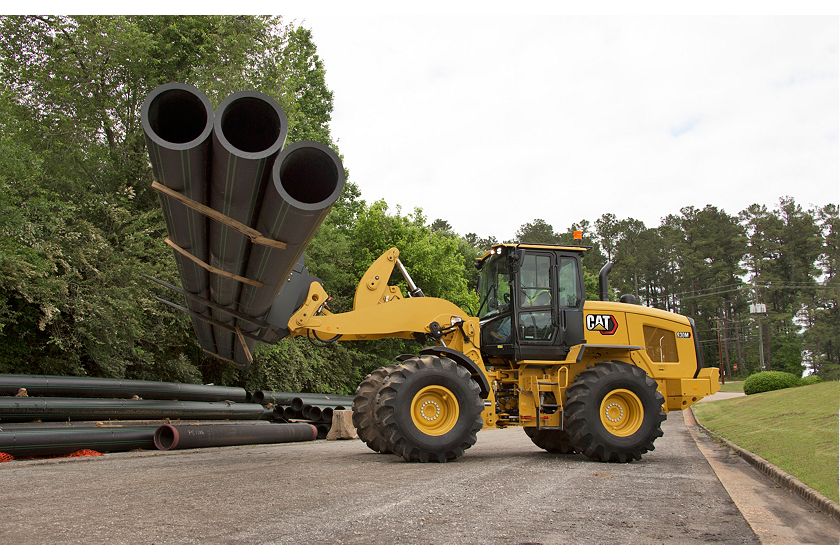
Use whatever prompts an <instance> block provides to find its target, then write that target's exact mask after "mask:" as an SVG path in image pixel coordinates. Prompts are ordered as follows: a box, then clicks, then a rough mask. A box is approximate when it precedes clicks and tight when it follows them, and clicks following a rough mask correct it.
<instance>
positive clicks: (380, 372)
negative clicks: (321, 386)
mask: <svg viewBox="0 0 840 560" xmlns="http://www.w3.org/2000/svg"><path fill="white" fill-rule="evenodd" d="M391 367H393V366H391ZM388 375H390V371H389V368H387V367H381V368H378V369H375V370H373V371H372V372H371V373H370V374H368V376H367V377H365V379H364V381H362V382H361V383H360V384H359V387H358V388H357V389H356V396H355V397H354V398H353V425H354V426H355V427H356V433H357V434H358V436H359V439H360V440H362V441H363V442H365V444H366V445H367V446H368V447H370V448H371V449H372V450H373V451H376V452H377V453H390V452H391V450H390V449H389V448H388V442H387V441H386V440H385V436H384V434H383V433H382V430H381V429H380V428H379V426H378V424H377V423H376V419H375V418H374V416H373V411H374V409H375V408H376V399H377V396H378V395H379V389H380V388H381V387H382V383H383V382H384V381H385V379H386V378H387V377H388Z"/></svg>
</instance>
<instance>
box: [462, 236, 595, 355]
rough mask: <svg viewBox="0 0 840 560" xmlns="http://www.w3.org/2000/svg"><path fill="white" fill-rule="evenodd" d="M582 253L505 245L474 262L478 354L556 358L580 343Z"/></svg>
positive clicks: (577, 249) (578, 249)
mask: <svg viewBox="0 0 840 560" xmlns="http://www.w3.org/2000/svg"><path fill="white" fill-rule="evenodd" d="M586 249H587V248H586V247H564V246H558V245H526V244H508V243H505V244H499V245H494V246H493V248H492V249H491V250H490V251H489V252H488V253H487V254H485V255H484V257H482V258H481V259H479V261H478V263H477V266H478V267H479V270H480V274H479V281H478V295H479V311H478V317H479V321H480V324H481V352H482V354H483V355H484V356H486V357H493V356H498V357H504V358H509V359H512V360H515V361H519V360H558V359H563V358H565V357H566V355H567V354H568V353H569V348H570V347H572V346H574V345H576V344H580V343H582V342H584V339H583V302H584V299H585V294H586V292H585V290H584V285H583V270H582V267H581V262H580V258H581V255H582V254H583V252H584V251H586Z"/></svg>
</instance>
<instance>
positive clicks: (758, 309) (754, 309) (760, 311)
mask: <svg viewBox="0 0 840 560" xmlns="http://www.w3.org/2000/svg"><path fill="white" fill-rule="evenodd" d="M750 314H752V315H756V316H757V317H756V319H757V320H758V363H759V365H760V367H761V371H764V370H765V369H767V366H766V365H765V364H764V324H763V323H762V321H761V317H762V316H763V315H766V314H767V306H766V305H765V304H763V303H751V304H750Z"/></svg>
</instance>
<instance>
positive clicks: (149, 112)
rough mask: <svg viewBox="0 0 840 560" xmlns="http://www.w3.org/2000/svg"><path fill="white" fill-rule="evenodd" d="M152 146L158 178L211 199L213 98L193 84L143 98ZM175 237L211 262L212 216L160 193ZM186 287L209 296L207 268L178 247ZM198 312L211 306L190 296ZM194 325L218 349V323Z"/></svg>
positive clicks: (163, 88)
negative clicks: (215, 333) (209, 234)
mask: <svg viewBox="0 0 840 560" xmlns="http://www.w3.org/2000/svg"><path fill="white" fill-rule="evenodd" d="M140 119H141V123H142V126H143V133H144V134H145V137H146V147H147V148H148V151H149V160H150V162H151V164H152V175H153V176H154V178H155V180H156V181H158V182H159V183H162V184H164V185H166V186H167V187H169V188H170V189H172V190H174V191H177V192H179V193H181V194H184V195H186V196H187V197H189V198H191V199H193V200H195V201H196V202H200V203H202V204H205V203H206V202H207V184H208V180H207V170H208V165H209V161H210V160H209V158H210V136H211V131H212V128H213V108H212V106H211V105H210V100H209V99H207V96H206V95H204V94H203V93H202V92H200V91H199V90H198V89H196V88H195V87H193V86H191V85H188V84H181V83H175V82H173V83H169V84H164V85H162V86H158V87H157V88H155V89H154V90H152V92H151V93H149V95H148V96H146V99H145V100H144V101H143V105H142V107H141V110H140ZM159 198H160V204H161V207H162V208H163V217H164V220H165V221H166V229H167V231H168V232H169V238H170V239H171V240H172V241H173V242H174V243H175V244H177V245H179V246H180V247H182V248H183V249H185V250H186V251H188V252H189V253H191V254H193V255H195V256H196V257H198V258H199V259H201V260H203V261H206V260H207V219H206V218H205V217H204V216H202V215H201V214H199V213H198V212H196V211H194V210H191V209H190V208H188V207H187V206H185V205H184V204H183V203H181V202H179V201H177V200H174V199H172V198H170V197H168V196H166V195H164V194H162V193H161V194H159ZM173 253H174V254H175V261H176V262H177V264H178V270H179V271H180V274H181V283H182V284H183V286H184V290H186V291H187V292H189V293H191V294H194V295H196V296H198V297H201V298H204V299H207V296H208V286H209V275H208V273H207V271H205V270H204V269H203V268H201V267H199V266H198V265H196V264H195V263H194V262H192V261H190V260H189V259H187V258H186V257H184V256H183V255H181V254H180V253H178V252H176V251H174V249H173ZM187 305H188V306H189V308H190V309H191V310H192V311H195V312H196V313H201V314H206V313H207V312H208V311H209V310H208V309H207V306H205V305H202V304H200V303H196V302H194V301H192V300H191V299H189V298H188V300H187ZM192 323H193V329H194V330H195V334H196V337H197V338H198V341H199V343H200V344H201V346H202V347H203V348H206V349H208V350H210V351H211V352H213V351H214V350H215V345H214V339H213V330H212V327H211V326H210V325H209V324H208V323H206V322H204V321H201V320H200V319H198V318H196V317H195V316H193V318H192Z"/></svg>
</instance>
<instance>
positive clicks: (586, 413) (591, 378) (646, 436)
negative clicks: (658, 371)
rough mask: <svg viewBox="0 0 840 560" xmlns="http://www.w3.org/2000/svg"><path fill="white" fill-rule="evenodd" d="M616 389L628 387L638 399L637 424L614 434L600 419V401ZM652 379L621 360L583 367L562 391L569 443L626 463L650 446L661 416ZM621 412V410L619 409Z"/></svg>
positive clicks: (585, 451)
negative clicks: (630, 430) (639, 413)
mask: <svg viewBox="0 0 840 560" xmlns="http://www.w3.org/2000/svg"><path fill="white" fill-rule="evenodd" d="M616 389H625V390H628V391H631V392H632V393H633V394H634V395H635V396H636V397H637V398H638V399H639V401H640V402H641V405H642V410H643V412H642V416H641V424H640V425H639V427H638V429H636V430H635V431H634V432H633V433H631V434H629V435H626V436H617V435H615V434H613V433H610V431H609V430H607V428H606V427H605V426H604V423H603V422H602V421H601V404H602V401H603V400H604V398H605V397H606V396H607V395H608V394H609V393H610V392H612V391H614V390H616ZM664 403H665V398H664V397H663V396H662V394H661V393H659V391H658V389H657V385H656V381H654V380H653V379H651V378H650V377H648V375H647V374H646V373H645V372H644V370H642V369H640V368H638V367H636V366H634V365H631V364H627V363H624V362H602V363H600V364H596V365H595V366H593V367H591V368H589V369H587V370H586V371H584V372H583V373H581V374H580V375H578V377H577V379H575V381H574V383H572V385H571V387H569V389H568V391H566V406H565V409H564V413H565V424H566V430H567V432H568V434H569V439H570V441H571V444H572V446H573V447H574V448H575V450H576V451H577V452H578V453H582V454H583V455H586V456H587V457H589V458H590V459H593V460H596V461H602V462H610V463H629V462H630V461H637V460H639V459H641V458H642V455H643V454H645V453H647V452H648V451H653V450H654V445H653V442H654V441H655V440H656V438H658V437H659V436H661V435H662V429H661V427H660V426H661V424H662V422H663V421H664V420H665V418H666V416H665V413H664V412H663V411H662V405H663V404H664ZM622 414H623V412H622Z"/></svg>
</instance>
